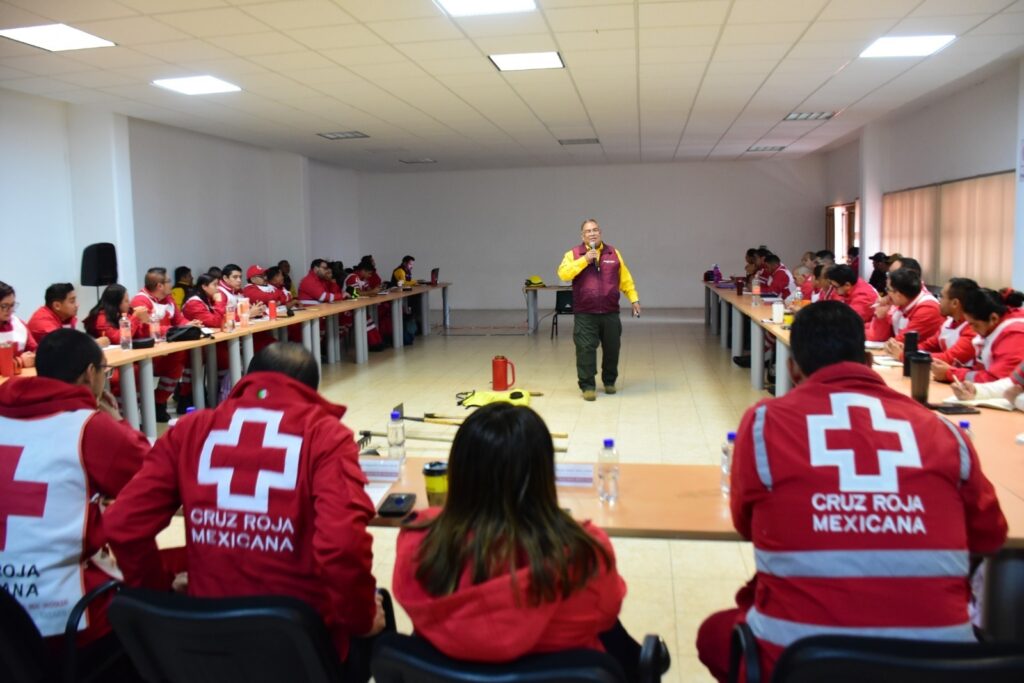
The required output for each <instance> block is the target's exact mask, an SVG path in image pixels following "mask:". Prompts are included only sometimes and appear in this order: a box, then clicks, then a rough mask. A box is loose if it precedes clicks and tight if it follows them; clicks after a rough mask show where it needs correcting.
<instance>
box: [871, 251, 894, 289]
mask: <svg viewBox="0 0 1024 683" xmlns="http://www.w3.org/2000/svg"><path fill="white" fill-rule="evenodd" d="M888 259H889V257H888V256H886V255H885V252H884V251H879V252H876V253H875V254H873V255H872V256H871V267H872V271H871V277H870V278H869V279H868V284H870V285H871V286H872V287H874V288H875V290H877V291H878V293H879V295H883V294H885V287H886V285H887V284H888V283H889V279H888V278H887V277H886V275H887V274H888V272H889V262H888Z"/></svg>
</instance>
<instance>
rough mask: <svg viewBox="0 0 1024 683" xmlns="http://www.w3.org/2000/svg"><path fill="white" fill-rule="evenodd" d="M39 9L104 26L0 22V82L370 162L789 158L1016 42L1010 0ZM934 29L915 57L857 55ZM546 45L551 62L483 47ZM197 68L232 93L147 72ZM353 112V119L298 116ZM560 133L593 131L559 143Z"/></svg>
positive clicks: (217, 2)
mask: <svg viewBox="0 0 1024 683" xmlns="http://www.w3.org/2000/svg"><path fill="white" fill-rule="evenodd" d="M54 22H60V23H65V24H68V25H71V26H74V27H75V28H78V29H81V30H83V31H87V32H89V33H92V34H94V35H97V36H99V37H101V38H105V39H107V40H110V41H113V42H115V43H116V44H117V46H116V47H112V48H101V49H91V50H76V51H71V52H61V53H50V52H47V51H45V50H41V49H38V48H33V47H29V46H27V45H24V44H21V43H18V42H15V41H12V40H7V39H3V38H0V88H7V89H10V90H16V91H21V92H25V93H31V94H35V95H40V96H44V97H48V98H52V99H56V100H64V101H67V102H72V103H79V104H88V105H94V106H97V107H100V108H103V109H107V110H112V111H115V112H119V113H122V114H126V115H128V116H132V117H136V118H139V119H145V120H148V121H156V122H159V123H164V124H168V125H172V126H178V127H181V128H186V129H189V130H195V131H200V132H203V133H209V134H211V135H217V136H221V137H225V138H230V139H233V140H238V141H242V142H246V143H250V144H254V145H260V146H265V147H269V148H275V149H284V150H289V151H293V152H297V153H300V154H304V155H306V156H308V157H311V158H313V159H318V160H322V161H326V162H330V163H335V164H339V165H343V166H346V167H350V168H355V169H361V170H379V171H396V170H412V169H417V170H423V169H436V170H446V169H472V168H501V167H512V166H550V165H567V164H589V163H635V162H668V161H696V160H732V159H754V158H758V159H760V158H775V159H784V158H795V157H801V156H804V155H806V154H808V153H811V152H814V151H816V150H820V149H822V148H823V147H827V146H828V145H829V144H830V143H834V142H835V141H837V140H841V139H844V138H849V137H850V136H851V135H852V134H853V133H855V132H856V131H857V130H858V129H859V128H861V127H862V126H863V125H864V124H866V123H868V122H869V121H872V120H874V119H877V118H879V117H881V116H883V115H885V114H887V113H889V112H891V111H893V110H895V109H899V108H901V107H904V106H905V105H908V104H909V103H912V102H914V101H915V100H918V99H919V98H921V97H923V96H926V95H927V94H929V93H933V92H934V91H936V90H937V89H941V88H943V87H944V86H948V85H949V84H950V83H953V82H955V81H958V80H959V79H962V78H963V77H965V76H968V75H969V74H971V73H973V72H975V71H977V70H979V69H982V68H984V67H986V66H988V65H991V64H993V63H995V62H997V61H999V60H1002V59H1006V58H1008V57H1011V56H1013V55H1016V54H1019V53H1020V51H1021V48H1022V47H1024V0H1021V1H1014V0H688V1H683V2H678V1H676V2H657V1H652V2H648V1H646V0H639V1H633V2H621V1H618V0H537V9H536V10H535V11H532V12H527V13H520V14H505V15H494V16H479V17H466V18H459V19H453V18H450V17H448V16H447V15H446V14H445V13H444V12H443V11H442V10H441V9H439V8H438V7H437V6H436V5H435V4H434V3H433V2H432V0H274V1H270V2H268V1H267V0H3V1H0V28H14V27H21V26H32V25H38V24H47V23H54ZM947 33H948V34H955V35H957V36H958V38H957V40H956V41H955V42H954V43H953V44H952V45H950V46H949V47H947V48H946V49H945V50H943V51H941V52H939V53H938V54H935V55H933V56H931V57H927V58H899V59H858V55H859V54H860V52H861V51H862V50H863V49H864V48H865V47H867V46H868V45H869V44H870V43H872V42H873V41H874V40H875V39H876V38H878V37H880V36H885V35H918V34H947ZM548 50H557V51H558V52H559V53H560V54H561V56H562V58H563V60H564V62H565V66H566V68H565V69H558V70H546V71H522V72H505V73H500V72H498V71H497V70H496V69H495V67H494V66H493V64H492V63H491V62H490V60H489V59H488V57H487V55H489V54H495V53H517V52H535V51H548ZM198 74H211V75H214V76H217V77H219V78H222V79H224V80H227V81H230V82H232V83H234V84H236V85H238V86H240V87H241V88H242V91H241V92H236V93H224V94H217V95H205V96H186V95H180V94H176V93H173V92H169V91H166V90H162V89H160V88H157V87H155V86H153V85H151V84H150V83H151V81H153V80H154V79H158V78H172V77H178V76H191V75H198ZM831 111H835V112H839V113H838V114H837V115H836V116H835V117H834V118H833V119H831V120H827V121H804V122H793V121H783V118H784V117H785V116H786V115H787V114H789V113H791V112H831ZM352 130H357V131H361V132H363V133H366V134H367V135H368V136H369V137H368V138H363V139H343V140H327V139H324V138H321V137H318V136H317V133H323V132H335V131H352ZM580 138H597V139H598V140H599V141H600V143H599V144H580V145H562V144H560V143H559V140H560V139H562V140H564V139H580ZM752 146H760V147H773V146H785V149H784V150H783V151H781V152H748V151H747V150H748V149H749V148H750V147H752ZM424 158H429V159H434V160H436V161H437V163H436V164H422V165H408V164H403V163H401V161H400V160H406V161H409V160H417V159H424Z"/></svg>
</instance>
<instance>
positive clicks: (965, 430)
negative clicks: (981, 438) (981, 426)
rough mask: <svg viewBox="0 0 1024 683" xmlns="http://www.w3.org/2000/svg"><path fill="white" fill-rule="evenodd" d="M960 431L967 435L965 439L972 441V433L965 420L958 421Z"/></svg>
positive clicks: (969, 424) (968, 423) (969, 425)
mask: <svg viewBox="0 0 1024 683" xmlns="http://www.w3.org/2000/svg"><path fill="white" fill-rule="evenodd" d="M960 431H962V432H963V433H964V434H966V435H967V438H968V439H970V440H971V441H974V432H972V431H971V423H970V422H968V421H967V420H960Z"/></svg>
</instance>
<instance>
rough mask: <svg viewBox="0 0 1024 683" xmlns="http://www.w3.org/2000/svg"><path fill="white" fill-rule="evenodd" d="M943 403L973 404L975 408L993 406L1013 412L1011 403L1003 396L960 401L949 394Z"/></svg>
mask: <svg viewBox="0 0 1024 683" xmlns="http://www.w3.org/2000/svg"><path fill="white" fill-rule="evenodd" d="M943 403H955V404H957V405H961V406H974V407H975V408H995V409H996V410H1006V411H1008V412H1013V404H1012V403H1010V402H1009V401H1007V400H1006V399H1005V398H981V399H975V400H973V401H961V400H959V399H957V397H956V396H950V397H949V398H947V399H946V400H945V401H943Z"/></svg>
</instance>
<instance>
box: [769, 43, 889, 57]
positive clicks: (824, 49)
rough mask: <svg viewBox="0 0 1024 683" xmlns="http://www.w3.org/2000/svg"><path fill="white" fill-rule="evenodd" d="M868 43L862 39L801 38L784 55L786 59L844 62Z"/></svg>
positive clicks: (857, 53)
mask: <svg viewBox="0 0 1024 683" xmlns="http://www.w3.org/2000/svg"><path fill="white" fill-rule="evenodd" d="M869 44H870V43H868V42H865V41H862V40H858V41H828V42H820V43H818V42H812V41H808V40H801V41H800V42H799V43H797V44H796V45H794V46H793V49H792V50H790V52H789V54H788V55H786V60H787V61H788V60H790V59H795V60H818V59H829V60H837V59H838V60H843V61H844V62H845V61H849V60H851V59H856V58H857V56H858V55H860V53H861V52H863V51H864V48H866V47H867V46H868V45H869Z"/></svg>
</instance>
